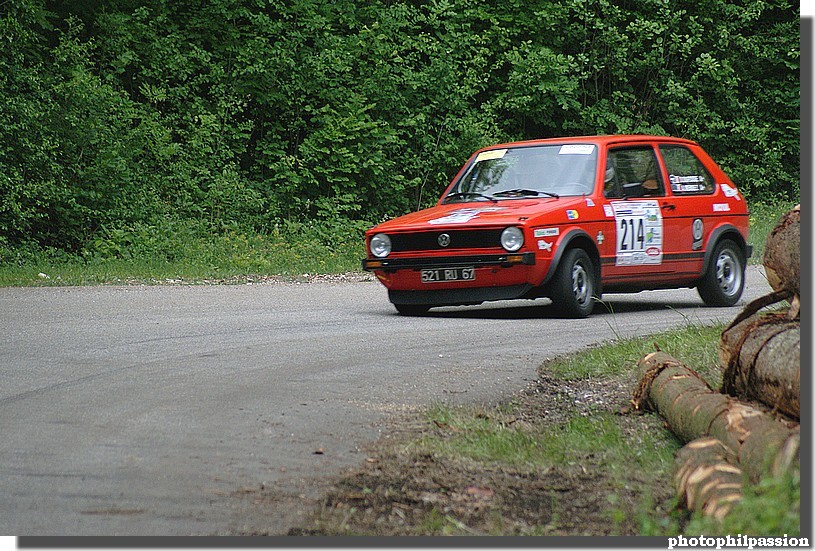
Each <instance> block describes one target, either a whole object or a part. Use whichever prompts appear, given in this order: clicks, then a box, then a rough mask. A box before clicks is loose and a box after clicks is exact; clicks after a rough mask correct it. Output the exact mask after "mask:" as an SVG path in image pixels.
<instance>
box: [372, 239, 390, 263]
mask: <svg viewBox="0 0 815 551" xmlns="http://www.w3.org/2000/svg"><path fill="white" fill-rule="evenodd" d="M371 254H372V255H374V256H375V257H377V258H385V257H386V256H388V255H389V254H391V238H390V237H388V236H387V235H385V234H384V233H378V234H376V235H375V236H373V237H372V238H371Z"/></svg>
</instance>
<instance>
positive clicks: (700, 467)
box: [674, 436, 744, 519]
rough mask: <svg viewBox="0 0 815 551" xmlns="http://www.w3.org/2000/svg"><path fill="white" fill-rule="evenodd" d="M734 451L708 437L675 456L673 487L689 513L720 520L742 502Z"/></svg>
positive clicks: (688, 445) (741, 475) (695, 441)
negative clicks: (693, 512) (698, 513)
mask: <svg viewBox="0 0 815 551" xmlns="http://www.w3.org/2000/svg"><path fill="white" fill-rule="evenodd" d="M735 462H736V457H735V456H734V454H733V451H732V450H730V449H729V448H728V447H727V446H725V445H724V444H722V443H721V442H720V441H719V440H718V439H716V438H713V437H711V436H706V437H703V438H697V439H696V440H693V441H692V442H690V443H689V444H687V445H685V447H683V448H682V449H681V450H679V452H678V453H677V454H676V471H675V474H674V484H675V486H676V495H677V496H678V497H679V501H680V503H681V504H683V505H685V507H686V508H687V509H688V510H690V511H700V512H701V513H702V514H703V515H706V516H712V517H714V518H717V519H722V518H724V517H725V516H727V514H728V513H729V512H730V509H731V508H732V507H733V505H735V504H736V503H738V502H739V501H741V497H742V484H743V478H744V475H743V473H742V471H741V469H740V468H738V467H737V466H736V465H734V463H735Z"/></svg>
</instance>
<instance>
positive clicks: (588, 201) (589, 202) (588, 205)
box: [586, 197, 594, 207]
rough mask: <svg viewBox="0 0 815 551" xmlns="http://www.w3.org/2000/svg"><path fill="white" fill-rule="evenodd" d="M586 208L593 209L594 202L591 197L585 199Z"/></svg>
mask: <svg viewBox="0 0 815 551" xmlns="http://www.w3.org/2000/svg"><path fill="white" fill-rule="evenodd" d="M586 206H587V207H593V206H594V200H593V199H592V198H591V197H586Z"/></svg>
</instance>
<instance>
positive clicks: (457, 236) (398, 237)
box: [390, 230, 502, 252]
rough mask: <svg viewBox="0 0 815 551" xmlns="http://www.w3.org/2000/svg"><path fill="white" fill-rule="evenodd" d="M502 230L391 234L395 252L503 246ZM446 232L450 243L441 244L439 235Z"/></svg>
mask: <svg viewBox="0 0 815 551" xmlns="http://www.w3.org/2000/svg"><path fill="white" fill-rule="evenodd" d="M501 231H502V230H469V231H467V230H452V231H430V232H420V233H401V234H400V233H396V234H391V235H390V238H391V246H392V247H393V249H392V250H393V252H405V251H439V250H447V249H492V248H501ZM443 233H446V234H447V235H449V236H450V244H449V245H448V246H446V247H442V246H441V245H439V236H440V235H441V234H443Z"/></svg>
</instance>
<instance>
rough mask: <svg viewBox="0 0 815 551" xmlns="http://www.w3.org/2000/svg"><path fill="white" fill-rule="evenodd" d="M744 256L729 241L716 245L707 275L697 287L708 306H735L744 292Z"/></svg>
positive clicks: (737, 247)
mask: <svg viewBox="0 0 815 551" xmlns="http://www.w3.org/2000/svg"><path fill="white" fill-rule="evenodd" d="M744 269H745V263H744V254H743V253H742V251H741V248H740V247H739V246H738V245H736V243H734V242H733V241H731V240H729V239H723V240H722V241H719V242H718V243H717V244H716V248H714V249H713V255H712V256H711V257H710V264H709V265H708V267H707V271H706V272H705V275H704V276H703V277H702V280H701V281H700V282H699V285H698V286H697V287H696V290H697V291H698V292H699V296H700V297H702V300H704V301H705V304H707V305H708V306H733V305H734V304H736V303H737V302H738V301H739V299H740V298H741V293H742V292H743V291H744Z"/></svg>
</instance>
